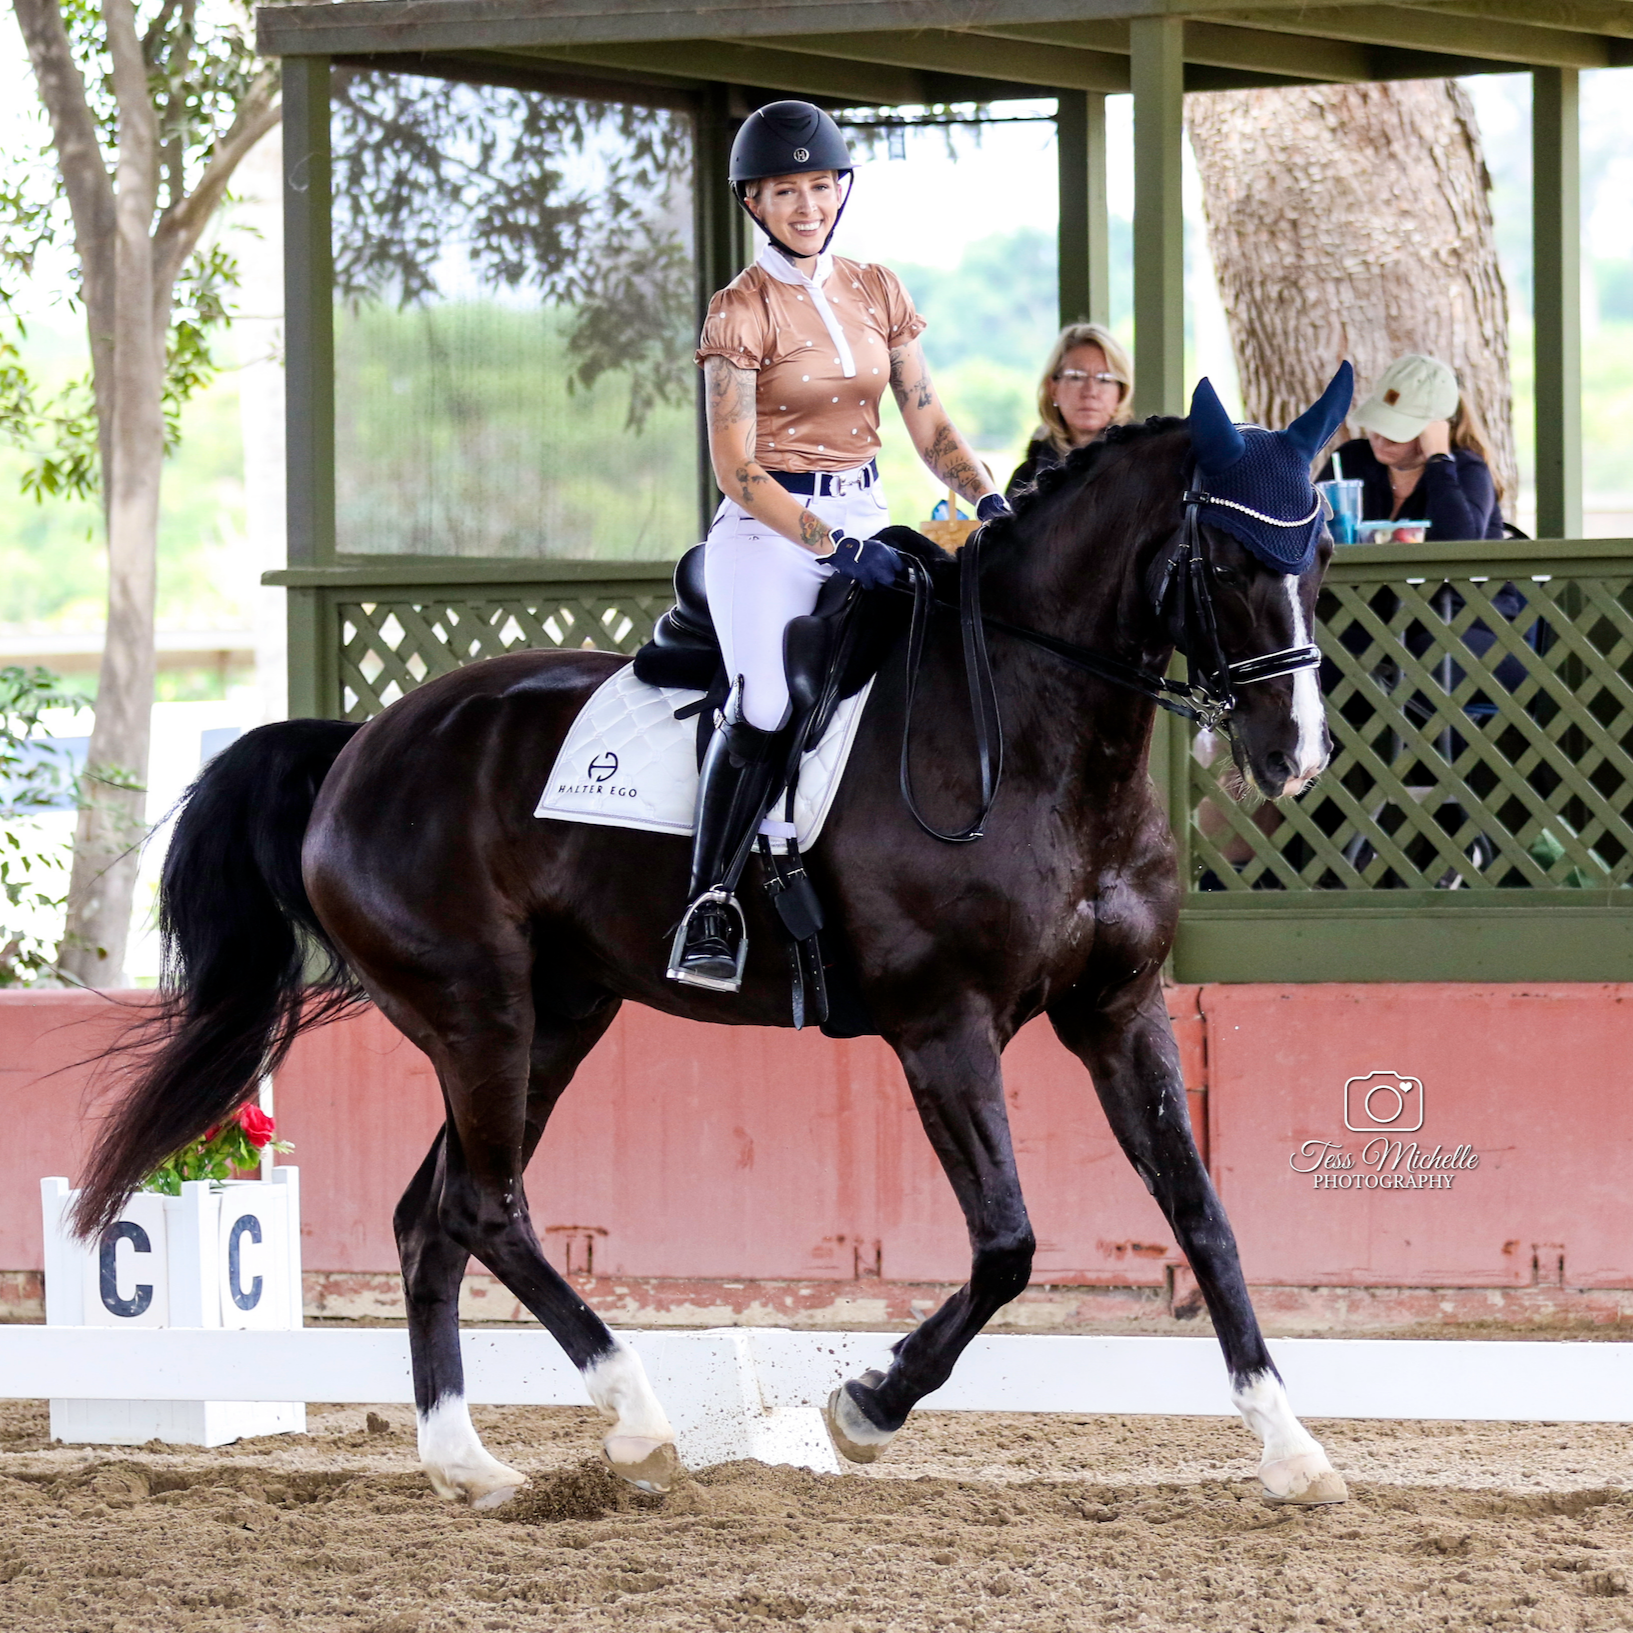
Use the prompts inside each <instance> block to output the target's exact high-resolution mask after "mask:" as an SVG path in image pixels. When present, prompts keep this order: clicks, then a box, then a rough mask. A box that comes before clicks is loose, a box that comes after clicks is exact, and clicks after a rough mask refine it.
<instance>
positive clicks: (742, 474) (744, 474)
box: [732, 460, 771, 510]
mask: <svg viewBox="0 0 1633 1633" xmlns="http://www.w3.org/2000/svg"><path fill="white" fill-rule="evenodd" d="M732 475H733V476H734V477H735V478H736V479H737V501H738V503H739V504H740V505H742V507H743V508H744V509H745V510H752V509H753V508H754V499H755V496H756V495H757V494H759V493H762V492H764V491H765V489H767V488H768V487H770V486H771V478H770V477H769V476H767V475H766V473H765V471H764V470H763V469H762V468H761V467H760V466H759V465H757V464H755V463H754V461H753V460H747V461H745V462H744V463H743V464H741V465H739V466H738V467H737V469H736V470H735V471H733V472H732Z"/></svg>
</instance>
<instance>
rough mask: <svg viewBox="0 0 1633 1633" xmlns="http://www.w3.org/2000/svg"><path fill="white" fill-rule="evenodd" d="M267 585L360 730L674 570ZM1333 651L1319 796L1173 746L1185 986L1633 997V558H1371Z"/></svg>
mask: <svg viewBox="0 0 1633 1633" xmlns="http://www.w3.org/2000/svg"><path fill="white" fill-rule="evenodd" d="M269 576H270V579H271V581H272V582H276V583H281V584H284V585H287V586H288V587H289V590H290V599H291V613H290V687H291V710H292V712H295V713H318V714H327V715H331V716H342V717H345V718H349V719H363V718H366V717H367V716H368V715H370V714H373V713H375V712H377V711H378V710H379V709H381V708H383V707H384V706H385V705H386V704H388V703H389V702H391V701H392V699H393V698H395V697H397V696H400V695H401V693H402V692H404V691H406V690H408V689H409V688H410V687H412V686H415V685H418V684H419V683H420V682H421V681H424V680H427V679H430V678H431V677H433V676H435V675H439V674H443V673H445V672H446V671H448V670H449V669H452V668H455V667H457V666H458V665H459V664H462V663H467V662H470V661H472V660H473V659H476V658H482V657H490V656H493V655H495V654H497V653H500V652H507V651H514V650H516V649H518V648H523V647H542V646H579V645H583V644H586V643H589V644H593V645H596V646H600V647H604V648H605V647H614V648H616V649H618V650H620V651H625V652H629V651H633V650H634V649H635V647H636V646H637V645H639V644H640V642H641V641H643V640H644V639H646V637H647V635H648V633H649V632H650V630H651V627H652V623H653V621H654V619H655V618H656V617H657V616H658V615H659V614H660V613H661V612H662V611H663V609H664V608H665V607H667V606H668V604H669V601H670V597H671V591H670V585H669V577H668V573H667V571H666V570H665V569H664V568H663V567H661V566H659V565H657V564H653V563H633V562H631V563H592V562H534V563H517V562H472V561H457V562H456V561H447V560H442V561H422V562H407V561H402V560H394V561H391V562H389V563H360V562H354V563H352V564H350V565H347V566H337V567H314V568H296V569H291V570H289V571H286V572H282V573H278V574H274V575H269ZM1507 585H1512V586H1513V587H1514V589H1515V590H1516V591H1517V592H1518V595H1519V596H1520V597H1522V598H1523V606H1520V605H1517V604H1516V603H1515V602H1513V601H1512V600H1504V599H1502V597H1503V591H1504V586H1507ZM1318 638H1319V640H1320V641H1321V645H1322V649H1323V651H1324V652H1325V653H1326V654H1327V659H1328V661H1327V663H1326V665H1325V668H1324V680H1325V682H1326V685H1327V704H1328V718H1329V721H1330V723H1331V726H1332V730H1333V735H1334V739H1335V742H1336V752H1335V755H1334V758H1333V764H1332V766H1331V768H1330V769H1329V770H1328V771H1327V773H1326V774H1325V775H1324V776H1323V778H1322V780H1321V781H1320V783H1319V784H1318V785H1317V786H1316V787H1315V788H1314V789H1312V790H1311V791H1310V792H1309V793H1308V794H1306V795H1305V796H1304V797H1303V798H1302V799H1300V800H1298V801H1296V802H1295V801H1286V802H1283V803H1280V804H1277V805H1274V806H1263V805H1261V806H1260V807H1259V808H1258V809H1257V810H1254V809H1253V808H1252V807H1250V806H1247V805H1240V804H1238V803H1236V802H1235V801H1234V800H1232V799H1230V798H1229V797H1228V796H1227V795H1226V794H1225V793H1224V792H1223V788H1222V783H1223V782H1224V781H1225V780H1226V774H1227V771H1228V757H1227V756H1225V755H1223V754H1222V753H1220V752H1219V751H1218V745H1216V744H1215V745H1212V746H1211V748H1210V745H1208V744H1207V743H1205V742H1202V743H1198V742H1196V741H1194V740H1192V739H1189V738H1187V737H1185V736H1184V735H1183V734H1182V733H1181V732H1179V731H1178V730H1171V731H1167V732H1166V736H1165V737H1163V738H1159V746H1158V749H1157V752H1156V755H1155V759H1154V765H1155V769H1156V770H1157V771H1158V772H1159V773H1161V772H1163V771H1166V773H1167V777H1168V786H1169V789H1170V798H1171V805H1172V812H1173V817H1174V827H1175V833H1176V835H1177V836H1178V838H1179V841H1180V854H1181V870H1182V877H1183V878H1184V879H1185V880H1186V883H1187V889H1186V892H1185V896H1184V904H1183V908H1182V914H1181V927H1180V938H1179V942H1178V945H1177V947H1176V951H1175V964H1174V968H1175V973H1176V974H1177V975H1178V976H1179V977H1180V978H1181V979H1185V980H1270V981H1311V980H1333V979H1349V980H1380V979H1459V978H1467V979H1476V978H1489V979H1503V980H1512V979H1546V978H1551V979H1561V980H1567V979H1568V980H1589V979H1592V980H1604V979H1618V980H1633V891H1630V890H1628V889H1627V888H1626V886H1627V885H1628V884H1629V883H1633V544H1630V543H1628V542H1625V541H1620V540H1615V541H1612V540H1586V541H1570V542H1566V543H1535V544H1534V543H1530V542H1525V541H1514V542H1511V543H1510V542H1492V543H1486V544H1451V545H1427V546H1425V545H1414V546H1407V545H1396V546H1376V545H1373V546H1354V547H1351V548H1348V549H1344V550H1341V551H1339V552H1338V554H1337V556H1336V558H1335V560H1334V562H1333V566H1332V569H1331V571H1330V572H1329V575H1328V579H1327V584H1326V586H1325V588H1324V589H1323V592H1322V604H1321V627H1320V630H1319V632H1318Z"/></svg>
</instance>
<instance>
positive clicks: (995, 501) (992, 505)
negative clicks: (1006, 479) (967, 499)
mask: <svg viewBox="0 0 1633 1633" xmlns="http://www.w3.org/2000/svg"><path fill="white" fill-rule="evenodd" d="M1013 514H1014V512H1013V511H1011V510H1010V508H1009V501H1008V500H1007V499H1006V498H1005V497H1004V496H1003V495H1002V494H1001V493H987V494H983V495H982V496H981V498H980V500H979V502H978V503H977V504H976V507H975V519H976V520H977V521H978V522H990V521H993V520H994V519H995V518H997V517H999V516H1010V515H1013Z"/></svg>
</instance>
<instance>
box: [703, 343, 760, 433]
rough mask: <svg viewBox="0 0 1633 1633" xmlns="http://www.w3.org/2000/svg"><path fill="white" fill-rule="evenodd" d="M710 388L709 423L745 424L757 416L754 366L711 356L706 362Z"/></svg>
mask: <svg viewBox="0 0 1633 1633" xmlns="http://www.w3.org/2000/svg"><path fill="white" fill-rule="evenodd" d="M704 379H705V381H706V382H707V384H708V388H709V423H710V425H715V426H726V425H741V424H742V423H743V422H744V421H745V420H747V421H750V422H752V421H753V420H754V418H755V412H756V411H755V406H754V388H755V376H754V370H753V369H740V368H735V367H733V365H732V364H730V363H728V362H726V360H725V359H724V358H721V357H711V358H709V359H708V361H707V363H706V364H705V366H704Z"/></svg>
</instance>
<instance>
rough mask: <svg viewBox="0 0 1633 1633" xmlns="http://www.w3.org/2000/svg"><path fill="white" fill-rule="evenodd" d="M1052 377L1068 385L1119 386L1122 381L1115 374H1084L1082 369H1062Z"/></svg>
mask: <svg viewBox="0 0 1633 1633" xmlns="http://www.w3.org/2000/svg"><path fill="white" fill-rule="evenodd" d="M1054 378H1055V379H1057V380H1061V381H1064V382H1065V383H1066V384H1067V385H1069V386H1090V385H1093V386H1120V385H1121V384H1122V383H1123V382H1122V381H1121V380H1120V379H1118V377H1117V376H1116V375H1115V374H1104V373H1102V374H1085V373H1084V372H1083V370H1082V369H1062V370H1061V371H1060V372H1059V373H1058V374H1057V375H1055V377H1054Z"/></svg>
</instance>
